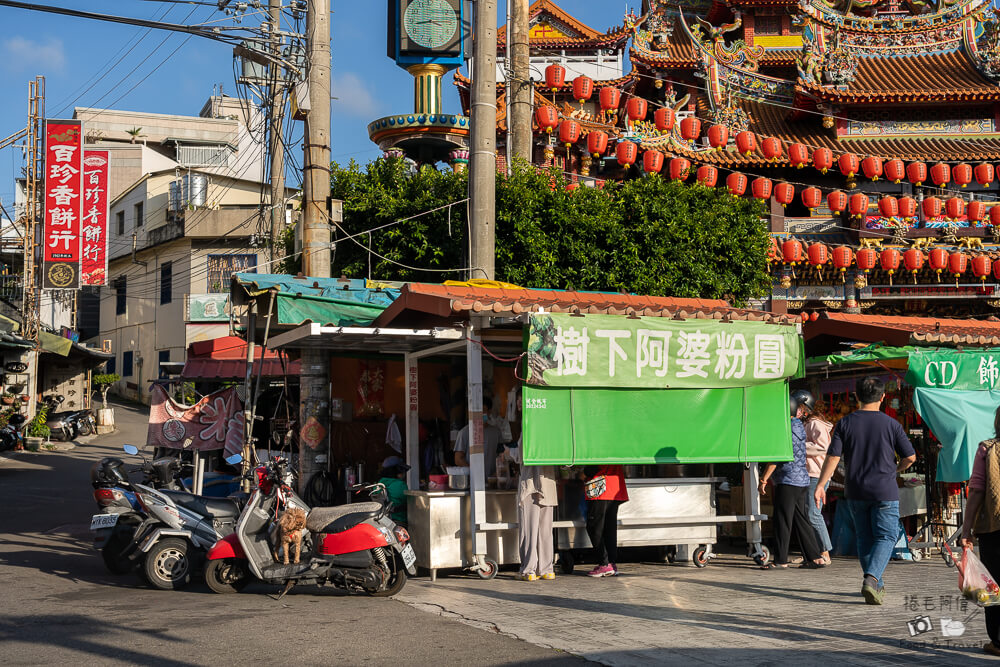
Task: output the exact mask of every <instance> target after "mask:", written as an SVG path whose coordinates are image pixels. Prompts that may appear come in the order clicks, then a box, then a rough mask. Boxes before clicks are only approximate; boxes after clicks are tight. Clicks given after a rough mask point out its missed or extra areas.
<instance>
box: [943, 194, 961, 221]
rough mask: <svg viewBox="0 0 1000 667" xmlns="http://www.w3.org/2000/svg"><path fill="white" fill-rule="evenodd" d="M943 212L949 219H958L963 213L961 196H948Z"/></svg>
mask: <svg viewBox="0 0 1000 667" xmlns="http://www.w3.org/2000/svg"><path fill="white" fill-rule="evenodd" d="M944 213H945V217H946V218H948V219H949V220H958V219H959V218H961V217H962V216H963V215H965V200H964V199H962V198H961V197H949V198H948V201H946V202H945V203H944Z"/></svg>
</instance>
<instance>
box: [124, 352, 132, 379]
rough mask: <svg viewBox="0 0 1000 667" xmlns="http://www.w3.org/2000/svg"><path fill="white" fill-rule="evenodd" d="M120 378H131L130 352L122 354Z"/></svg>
mask: <svg viewBox="0 0 1000 667" xmlns="http://www.w3.org/2000/svg"><path fill="white" fill-rule="evenodd" d="M122 377H123V378H130V377H132V350H129V351H128V352H122Z"/></svg>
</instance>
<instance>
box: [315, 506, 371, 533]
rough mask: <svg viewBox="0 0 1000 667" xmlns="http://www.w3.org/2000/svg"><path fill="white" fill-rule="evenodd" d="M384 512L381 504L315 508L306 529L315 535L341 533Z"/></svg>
mask: <svg viewBox="0 0 1000 667" xmlns="http://www.w3.org/2000/svg"><path fill="white" fill-rule="evenodd" d="M381 511H382V504H381V503H353V504H350V505H337V506H336V507H314V508H313V509H312V511H310V512H309V518H307V519H306V528H308V529H309V530H310V531H312V532H314V533H340V532H342V531H345V530H347V529H348V528H353V527H354V526H356V525H358V524H359V523H361V522H362V521H364V520H365V519H371V518H372V517H375V516H377V515H378V514H379V513H380V512H381Z"/></svg>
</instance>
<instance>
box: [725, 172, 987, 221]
mask: <svg viewBox="0 0 1000 667" xmlns="http://www.w3.org/2000/svg"><path fill="white" fill-rule="evenodd" d="M726 188H728V189H729V194H731V195H733V196H734V197H739V196H741V195H742V194H743V193H744V192H746V191H747V177H746V175H745V174H741V173H739V172H737V171H734V172H733V173H731V174H729V175H728V176H726ZM997 212H998V213H1000V211H997Z"/></svg>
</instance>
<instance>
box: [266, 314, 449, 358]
mask: <svg viewBox="0 0 1000 667" xmlns="http://www.w3.org/2000/svg"><path fill="white" fill-rule="evenodd" d="M464 336H465V331H464V330H463V329H459V328H447V327H442V328H435V329H396V328H374V327H324V326H321V325H319V324H316V323H315V322H311V323H309V324H303V325H302V326H300V327H297V328H295V329H292V330H291V331H287V332H285V333H282V334H279V335H277V336H275V337H274V338H272V339H271V346H272V347H275V348H285V347H292V348H321V349H326V350H339V351H343V352H352V351H356V352H362V351H364V352H382V353H385V354H402V353H404V352H415V351H418V350H424V349H427V348H432V347H437V346H440V345H445V344H448V343H454V342H457V341H460V340H462V339H463V338H464Z"/></svg>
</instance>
